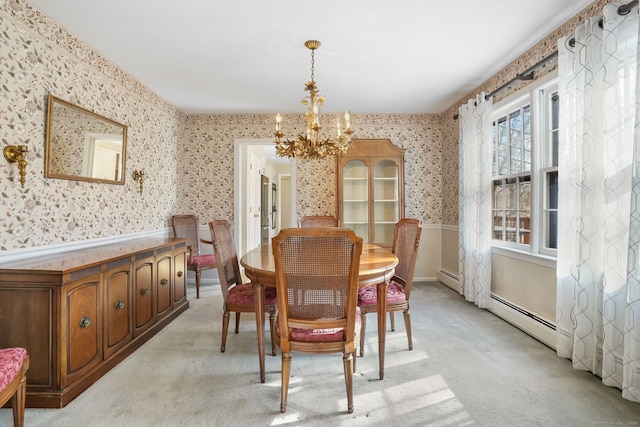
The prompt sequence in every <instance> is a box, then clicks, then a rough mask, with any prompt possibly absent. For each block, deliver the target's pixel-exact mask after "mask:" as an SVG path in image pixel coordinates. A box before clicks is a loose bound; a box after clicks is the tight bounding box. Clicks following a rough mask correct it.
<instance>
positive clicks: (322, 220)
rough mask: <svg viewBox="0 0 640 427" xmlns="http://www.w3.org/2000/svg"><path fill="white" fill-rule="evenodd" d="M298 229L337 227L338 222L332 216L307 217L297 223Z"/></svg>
mask: <svg viewBox="0 0 640 427" xmlns="http://www.w3.org/2000/svg"><path fill="white" fill-rule="evenodd" d="M298 226H299V227H300V228H310V227H337V226H338V220H337V219H336V217H334V216H329V215H307V216H303V217H302V218H300V220H299V221H298Z"/></svg>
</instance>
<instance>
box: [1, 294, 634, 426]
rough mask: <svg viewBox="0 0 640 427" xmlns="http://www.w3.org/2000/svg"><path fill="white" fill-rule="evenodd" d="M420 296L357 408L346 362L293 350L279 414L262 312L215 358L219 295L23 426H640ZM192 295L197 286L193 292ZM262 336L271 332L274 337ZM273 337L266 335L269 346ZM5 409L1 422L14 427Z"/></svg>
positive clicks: (515, 345)
mask: <svg viewBox="0 0 640 427" xmlns="http://www.w3.org/2000/svg"><path fill="white" fill-rule="evenodd" d="M415 288H416V289H415V291H414V293H413V294H412V304H411V308H412V310H411V313H412V320H413V321H412V324H413V329H414V337H413V341H414V350H413V351H408V350H407V341H406V335H405V330H404V324H403V322H402V316H401V315H396V331H395V332H388V333H387V351H386V367H385V379H384V380H383V381H379V380H378V365H377V361H378V357H377V340H376V336H377V335H376V327H375V326H376V318H375V315H369V317H368V318H367V319H368V322H367V327H368V330H367V336H366V343H367V346H366V350H365V356H364V357H363V358H360V357H358V358H357V365H356V366H357V373H356V374H355V377H354V385H353V388H354V404H355V411H354V413H353V414H347V412H346V391H345V386H344V378H343V372H342V356H341V355H339V354H336V355H326V356H324V355H322V356H321V355H299V354H294V355H293V362H292V377H291V387H290V392H289V400H288V409H287V412H286V413H285V414H280V413H279V407H280V354H279V353H278V355H277V356H275V357H272V356H270V355H267V356H266V368H267V378H266V383H265V384H261V383H260V381H259V374H258V359H257V356H256V349H257V345H256V339H255V318H254V317H253V316H252V315H245V316H244V317H243V318H242V321H241V326H240V333H239V334H238V335H234V334H233V332H232V331H231V333H230V335H229V337H228V339H227V349H226V352H225V353H220V328H221V321H222V313H221V311H222V307H221V305H222V304H221V297H220V292H219V289H217V288H215V287H212V286H209V287H206V286H205V287H204V289H202V292H201V298H200V299H199V300H196V299H195V296H194V295H190V298H191V299H190V303H191V307H190V308H189V310H187V311H186V312H185V313H184V314H182V315H181V316H179V317H178V318H177V319H176V320H175V321H174V322H172V323H171V324H170V325H169V326H167V327H166V328H165V329H164V330H162V331H161V332H160V333H158V335H156V336H155V337H153V338H152V339H151V340H150V341H149V342H147V343H146V344H145V345H143V346H142V347H141V348H140V349H139V350H138V351H137V352H135V353H134V354H133V355H132V356H130V357H128V358H127V359H126V360H124V361H123V362H122V363H121V364H120V365H118V366H117V367H115V368H114V369H113V370H111V371H110V372H109V373H107V374H106V375H105V376H104V377H102V378H101V379H100V380H98V381H97V382H96V383H95V384H94V385H92V386H91V387H90V388H89V389H87V390H86V391H85V392H84V393H82V394H81V395H80V396H79V397H78V398H77V399H75V400H74V401H73V402H71V403H70V404H69V405H67V407H65V408H63V409H29V408H28V409H27V410H26V414H25V425H26V426H53V427H58V426H60V427H62V426H64V427H75V426H78V427H80V426H82V427H84V426H91V427H93V426H96V427H100V426H109V427H111V426H132V427H143V426H299V425H305V426H327V425H332V426H342V425H345V426H346V425H349V426H364V425H367V426H386V425H392V424H393V425H402V426H409V425H415V426H427V425H428V426H466V425H474V426H599V425H625V426H628V425H639V424H640V404H637V403H633V402H629V401H627V400H624V399H622V397H621V393H620V391H619V390H617V389H614V388H610V387H606V386H604V385H602V384H601V382H600V379H599V378H597V377H595V376H594V375H592V374H590V373H587V372H583V371H576V370H574V369H573V368H572V367H571V364H570V362H569V361H568V360H565V359H561V358H559V357H557V356H556V354H555V352H554V351H553V350H551V349H550V348H548V347H546V346H545V345H543V344H541V343H540V342H538V341H536V340H534V339H533V338H531V337H529V336H528V335H526V334H524V333H522V332H521V331H519V330H518V329H516V328H514V327H513V326H511V325H509V324H507V323H505V322H504V321H502V320H501V319H499V318H498V317H496V316H494V315H493V314H491V313H489V312H487V311H485V310H480V309H478V308H476V307H475V306H473V305H472V304H470V303H467V302H465V301H464V300H463V299H462V297H460V295H458V294H456V293H455V292H453V291H451V290H450V289H448V288H446V287H445V286H443V285H441V284H439V283H420V284H416V286H415ZM190 293H193V289H190ZM267 331H268V326H267ZM267 336H268V334H267ZM269 346H270V341H269V340H268V339H267V347H268V348H270V347H269ZM11 422H12V421H11V410H10V409H1V410H0V425H2V426H5V425H7V426H9V425H11Z"/></svg>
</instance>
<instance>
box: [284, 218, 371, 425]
mask: <svg viewBox="0 0 640 427" xmlns="http://www.w3.org/2000/svg"><path fill="white" fill-rule="evenodd" d="M272 250H273V255H274V260H275V274H276V289H277V293H278V319H277V325H276V333H277V338H278V340H277V342H278V345H279V347H280V350H281V352H282V378H281V381H282V382H281V394H280V412H282V413H284V412H285V411H286V409H287V395H288V391H289V377H290V374H291V353H292V352H300V353H311V354H329V353H343V357H342V360H343V368H344V379H345V383H346V387H347V409H348V412H349V413H352V412H353V373H354V372H355V357H354V355H355V352H356V349H357V347H358V343H359V340H360V321H359V319H360V314H359V311H358V307H357V304H356V303H357V298H358V272H359V268H360V266H359V263H360V255H361V253H362V238H361V237H358V236H356V234H355V233H354V232H353V230H350V229H346V228H337V227H336V228H332V229H317V228H289V229H283V230H281V231H280V232H279V233H278V235H277V236H275V237H274V238H273V240H272Z"/></svg>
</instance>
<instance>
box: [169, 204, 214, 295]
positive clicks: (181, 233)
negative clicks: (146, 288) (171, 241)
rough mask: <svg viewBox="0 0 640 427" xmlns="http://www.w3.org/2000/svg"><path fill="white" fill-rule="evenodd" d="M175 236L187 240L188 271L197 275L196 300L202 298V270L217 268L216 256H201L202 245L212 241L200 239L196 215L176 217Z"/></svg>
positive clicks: (174, 220)
mask: <svg viewBox="0 0 640 427" xmlns="http://www.w3.org/2000/svg"><path fill="white" fill-rule="evenodd" d="M171 225H172V226H173V235H174V236H175V237H179V238H182V239H187V270H189V271H194V272H195V273H196V298H200V276H201V273H202V270H207V269H210V268H216V256H215V255H214V254H200V243H206V244H208V245H210V244H211V241H210V240H205V239H201V238H200V233H199V229H200V223H199V222H198V218H197V217H196V216H194V215H174V216H173V217H172V218H171Z"/></svg>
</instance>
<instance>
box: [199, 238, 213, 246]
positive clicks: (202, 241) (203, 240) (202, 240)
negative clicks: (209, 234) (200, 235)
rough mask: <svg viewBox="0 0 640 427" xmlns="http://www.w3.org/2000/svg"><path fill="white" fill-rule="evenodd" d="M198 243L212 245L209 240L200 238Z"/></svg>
mask: <svg viewBox="0 0 640 427" xmlns="http://www.w3.org/2000/svg"><path fill="white" fill-rule="evenodd" d="M200 243H207V244H209V245H213V242H212V241H211V240H206V239H200Z"/></svg>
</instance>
